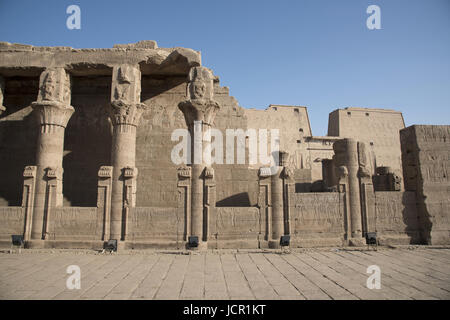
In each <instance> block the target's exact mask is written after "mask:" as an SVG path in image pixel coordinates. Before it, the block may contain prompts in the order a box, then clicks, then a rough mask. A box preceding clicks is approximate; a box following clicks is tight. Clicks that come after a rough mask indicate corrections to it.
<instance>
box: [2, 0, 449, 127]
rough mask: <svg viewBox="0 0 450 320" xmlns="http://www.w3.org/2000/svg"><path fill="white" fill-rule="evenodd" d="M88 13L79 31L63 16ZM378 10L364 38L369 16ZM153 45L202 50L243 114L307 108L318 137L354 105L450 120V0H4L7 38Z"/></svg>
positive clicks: (421, 119)
mask: <svg viewBox="0 0 450 320" xmlns="http://www.w3.org/2000/svg"><path fill="white" fill-rule="evenodd" d="M70 4H77V5H79V6H80V8H81V30H69V29H67V28H66V19H67V17H68V14H66V8H67V6H68V5H70ZM371 4H375V5H378V6H379V7H380V8H381V27H382V29H381V30H368V29H367V27H366V19H367V17H368V16H369V15H368V14H367V13H366V8H367V7H368V6H369V5H371ZM139 40H156V41H157V42H158V45H159V46H160V47H175V46H181V47H188V48H193V49H195V50H199V51H201V52H202V60H203V65H205V66H207V67H210V68H212V69H213V70H214V72H215V74H216V75H218V76H219V77H220V79H221V83H222V85H226V86H229V87H230V91H231V94H232V95H233V96H235V97H236V98H237V99H238V101H239V103H240V105H241V106H243V107H247V108H249V107H253V108H265V107H267V106H268V105H269V104H271V103H272V104H288V105H304V106H307V107H308V110H309V115H310V120H311V125H312V129H313V134H314V135H324V134H326V130H327V123H328V114H329V112H331V111H332V110H334V109H336V108H342V107H347V106H361V107H376V108H390V109H396V110H400V111H402V112H403V115H404V118H405V122H406V125H411V124H416V123H417V124H450V0H421V1H417V0H390V1H381V0H370V1H365V0H353V1H352V0H346V1H335V0H315V1H313V0H310V1H300V0H296V1H294V0H292V1H285V0H279V1H275V0H271V1H266V0H247V1H246V0H222V1H218V0H183V1H175V0H172V1H162V0H161V1H152V0H147V1H144V0H142V1H133V0H128V1H111V0H109V1H106V0H102V1H99V0H97V1H96V0H86V1H76V0H70V1H66V0H54V1H45V0H40V1H21V0H11V1H8V0H0V41H8V42H17V43H26V44H32V45H41V46H56V45H57V46H71V47H75V48H110V47H112V46H113V44H116V43H132V42H137V41H139Z"/></svg>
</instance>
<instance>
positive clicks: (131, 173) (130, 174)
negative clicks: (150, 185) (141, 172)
mask: <svg viewBox="0 0 450 320" xmlns="http://www.w3.org/2000/svg"><path fill="white" fill-rule="evenodd" d="M137 175H138V169H137V168H135V167H125V168H123V177H124V178H128V179H129V178H136V177H137Z"/></svg>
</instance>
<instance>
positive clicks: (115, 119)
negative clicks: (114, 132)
mask: <svg viewBox="0 0 450 320" xmlns="http://www.w3.org/2000/svg"><path fill="white" fill-rule="evenodd" d="M145 110H146V105H145V104H143V103H135V104H126V103H125V102H124V101H122V100H115V101H112V102H111V108H110V109H109V112H110V117H111V120H112V123H113V125H114V126H117V125H130V126H134V127H137V126H138V124H139V120H140V119H141V116H142V113H143V112H144V111H145Z"/></svg>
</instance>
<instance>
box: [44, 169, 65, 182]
mask: <svg viewBox="0 0 450 320" xmlns="http://www.w3.org/2000/svg"><path fill="white" fill-rule="evenodd" d="M46 176H47V178H49V179H59V180H61V179H62V177H63V168H60V167H48V168H47V169H46Z"/></svg>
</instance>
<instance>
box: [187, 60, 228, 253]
mask: <svg viewBox="0 0 450 320" xmlns="http://www.w3.org/2000/svg"><path fill="white" fill-rule="evenodd" d="M188 81H189V83H188V86H187V94H186V95H187V97H188V100H186V101H183V102H180V103H179V104H178V107H179V108H180V110H181V111H182V112H183V114H184V118H185V120H186V124H187V126H188V129H189V132H190V134H191V139H192V140H191V141H193V143H191V148H192V152H191V157H192V159H191V176H192V178H191V179H192V180H191V192H192V196H191V219H190V220H191V235H192V236H197V237H198V239H199V248H206V242H205V243H202V242H203V240H206V239H205V238H204V236H205V235H204V234H203V229H204V226H203V212H204V205H205V204H204V178H205V177H204V170H205V168H206V166H207V165H210V163H211V152H210V151H211V147H210V144H211V135H210V134H209V129H211V125H212V123H213V122H214V118H215V116H216V113H217V112H218V111H219V108H220V107H219V104H218V103H217V102H216V101H214V100H213V99H214V87H213V75H212V73H211V71H210V70H209V69H207V68H205V67H193V68H191V70H190V72H189V79H188ZM204 150H206V151H207V152H205V156H203V155H204Z"/></svg>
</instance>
